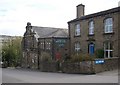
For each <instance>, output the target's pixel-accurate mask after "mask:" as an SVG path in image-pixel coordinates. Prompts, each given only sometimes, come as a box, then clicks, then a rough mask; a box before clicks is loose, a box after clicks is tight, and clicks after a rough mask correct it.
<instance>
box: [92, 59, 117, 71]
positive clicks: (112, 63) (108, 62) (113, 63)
mask: <svg viewBox="0 0 120 85" xmlns="http://www.w3.org/2000/svg"><path fill="white" fill-rule="evenodd" d="M114 69H118V57H114V58H106V59H104V63H103V64H94V71H95V73H98V72H103V71H110V70H114Z"/></svg>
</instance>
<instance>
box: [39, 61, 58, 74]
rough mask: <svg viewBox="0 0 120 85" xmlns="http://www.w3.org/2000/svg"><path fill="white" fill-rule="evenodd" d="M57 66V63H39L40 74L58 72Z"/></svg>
mask: <svg viewBox="0 0 120 85" xmlns="http://www.w3.org/2000/svg"><path fill="white" fill-rule="evenodd" d="M58 70H59V64H58V62H54V61H52V62H41V63H40V71H42V72H58Z"/></svg>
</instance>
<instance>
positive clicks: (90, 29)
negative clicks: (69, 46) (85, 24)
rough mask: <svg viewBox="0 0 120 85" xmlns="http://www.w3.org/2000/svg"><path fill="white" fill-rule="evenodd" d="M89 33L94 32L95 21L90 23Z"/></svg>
mask: <svg viewBox="0 0 120 85" xmlns="http://www.w3.org/2000/svg"><path fill="white" fill-rule="evenodd" d="M89 34H94V24H93V21H91V22H90V23H89Z"/></svg>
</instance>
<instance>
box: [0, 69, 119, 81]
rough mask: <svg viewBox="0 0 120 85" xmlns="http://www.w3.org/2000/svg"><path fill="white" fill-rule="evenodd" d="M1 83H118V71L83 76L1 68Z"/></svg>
mask: <svg viewBox="0 0 120 85" xmlns="http://www.w3.org/2000/svg"><path fill="white" fill-rule="evenodd" d="M0 69H1V68H0ZM2 83H118V70H113V71H106V72H102V73H98V74H92V75H85V74H66V73H51V72H40V71H38V70H30V69H21V68H19V69H15V68H3V69H2Z"/></svg>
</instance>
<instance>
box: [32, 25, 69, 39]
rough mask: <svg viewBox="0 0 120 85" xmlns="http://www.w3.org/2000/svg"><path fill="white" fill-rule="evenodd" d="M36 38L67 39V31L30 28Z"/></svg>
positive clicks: (51, 28)
mask: <svg viewBox="0 0 120 85" xmlns="http://www.w3.org/2000/svg"><path fill="white" fill-rule="evenodd" d="M32 31H33V32H35V33H36V37H37V38H49V37H68V29H62V28H53V27H38V26H32Z"/></svg>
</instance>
